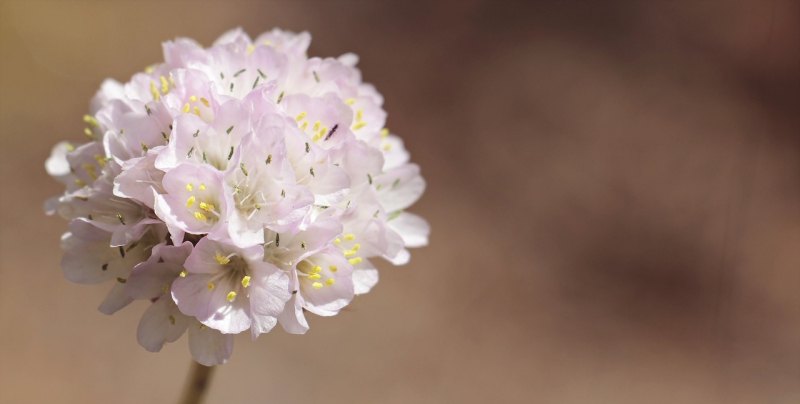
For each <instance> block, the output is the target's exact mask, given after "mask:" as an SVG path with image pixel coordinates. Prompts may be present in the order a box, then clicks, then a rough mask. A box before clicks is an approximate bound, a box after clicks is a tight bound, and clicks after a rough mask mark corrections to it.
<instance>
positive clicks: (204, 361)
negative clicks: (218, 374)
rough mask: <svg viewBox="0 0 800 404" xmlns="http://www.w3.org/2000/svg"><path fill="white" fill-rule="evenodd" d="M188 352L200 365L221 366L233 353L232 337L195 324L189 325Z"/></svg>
mask: <svg viewBox="0 0 800 404" xmlns="http://www.w3.org/2000/svg"><path fill="white" fill-rule="evenodd" d="M189 351H190V352H191V353H192V358H193V359H194V360H195V361H197V363H199V364H201V365H204V366H215V365H221V364H223V363H225V362H227V361H228V358H230V357H231V354H232V353H233V335H231V334H222V333H221V332H219V331H217V330H214V329H211V328H208V327H206V326H204V325H202V324H200V323H197V322H195V323H193V324H191V325H189Z"/></svg>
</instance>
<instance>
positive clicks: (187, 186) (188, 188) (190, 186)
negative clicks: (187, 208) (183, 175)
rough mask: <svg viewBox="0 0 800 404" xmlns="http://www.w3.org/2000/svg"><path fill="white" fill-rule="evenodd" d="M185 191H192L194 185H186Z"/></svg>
mask: <svg viewBox="0 0 800 404" xmlns="http://www.w3.org/2000/svg"><path fill="white" fill-rule="evenodd" d="M186 190H187V191H189V192H192V191H194V185H192V183H191V182H190V183H188V184H186Z"/></svg>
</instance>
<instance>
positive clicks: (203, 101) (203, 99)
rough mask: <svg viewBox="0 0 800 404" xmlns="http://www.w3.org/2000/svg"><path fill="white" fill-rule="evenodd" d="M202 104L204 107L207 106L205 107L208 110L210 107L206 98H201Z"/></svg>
mask: <svg viewBox="0 0 800 404" xmlns="http://www.w3.org/2000/svg"><path fill="white" fill-rule="evenodd" d="M200 102H202V103H203V105H205V106H206V108H208V106H209V103H208V100H207V99H205V97H200Z"/></svg>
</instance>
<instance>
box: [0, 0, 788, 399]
mask: <svg viewBox="0 0 800 404" xmlns="http://www.w3.org/2000/svg"><path fill="white" fill-rule="evenodd" d="M235 26H242V27H243V28H245V29H246V30H247V31H248V32H249V33H250V34H252V35H256V34H258V33H260V32H262V31H265V30H268V29H271V28H272V27H274V26H279V27H283V28H286V29H290V30H296V31H299V30H308V31H310V32H311V33H312V35H313V37H314V40H313V43H312V46H311V49H310V54H312V55H318V56H337V55H339V54H342V53H344V52H348V51H353V52H356V53H358V54H359V55H360V56H361V63H360V66H361V68H362V70H363V72H364V77H365V79H366V80H367V81H369V82H372V83H374V84H375V85H376V86H377V87H378V89H379V90H380V91H381V92H382V93H383V94H384V96H385V97H386V108H387V110H388V111H389V121H388V125H389V127H391V128H392V130H393V131H395V132H397V133H399V134H401V135H402V136H404V137H405V140H406V142H407V146H408V147H409V149H410V150H411V152H412V158H413V159H414V160H415V161H416V162H418V163H419V164H420V165H421V166H422V168H423V174H424V175H425V177H426V179H427V180H428V191H427V192H426V194H425V196H424V197H423V199H422V200H421V201H420V202H419V204H418V205H417V206H416V207H415V208H414V209H413V211H414V212H416V213H419V214H421V215H423V216H424V217H426V218H427V219H428V220H429V221H430V223H431V224H432V228H433V233H432V236H431V245H430V246H429V247H427V248H424V249H421V250H416V251H414V252H413V257H412V261H411V264H410V265H408V266H406V267H403V268H391V267H390V266H389V265H384V266H383V267H382V269H383V272H382V280H381V283H380V284H379V285H378V287H377V288H376V289H375V290H374V291H373V293H371V294H369V295H367V296H363V297H359V298H358V299H356V300H355V302H354V303H353V305H352V306H351V307H350V308H349V309H348V310H347V311H345V312H343V313H342V314H341V315H340V316H338V317H335V318H330V319H321V318H315V319H313V322H312V328H311V332H310V333H309V334H307V335H305V336H302V337H297V336H290V335H287V334H285V333H284V332H282V331H280V330H277V331H276V332H273V333H271V334H269V335H266V336H262V338H260V339H259V340H258V341H256V342H251V341H250V340H249V337H247V336H241V337H242V338H239V339H237V341H236V347H235V352H234V356H233V358H232V360H231V362H230V363H229V364H227V365H225V366H223V367H221V368H220V369H218V370H217V373H216V375H215V379H214V381H213V384H212V386H211V390H210V395H209V397H208V402H209V403H265V402H269V403H316V402H326V403H486V402H493V403H643V402H646V403H798V402H800V293H798V287H800V3H798V2H797V1H793V0H764V1H760V0H741V1H644V0H642V1H621V0H615V1H604V2H591V1H558V2H556V1H552V2H536V1H527V2H523V1H471V0H465V1H443V2H433V1H425V2H423V1H409V0H398V1H374V2H370V1H280V2H277V1H273V2H244V1H224V2H223V1H219V2H202V1H188V2H167V1H152V2H150V1H131V2H116V1H115V2H111V1H106V2H101V1H49V2H48V1H3V2H2V3H1V5H0V69H1V70H0V198H2V200H0V402H2V403H54V402H58V403H110V402H113V403H144V402H149V403H161V402H166V403H169V402H174V401H176V400H177V398H178V396H179V394H180V392H181V390H182V386H183V382H184V378H185V375H186V371H187V369H188V367H189V361H190V359H189V354H188V348H187V346H186V343H185V339H184V340H181V341H180V342H178V343H175V344H171V345H168V346H167V347H166V348H165V349H164V351H163V352H161V353H159V354H150V353H147V352H145V351H144V350H143V349H141V348H139V347H138V345H137V343H136V339H135V330H136V324H137V321H138V317H139V316H140V313H141V312H142V310H143V309H144V305H142V304H134V305H132V307H130V308H128V309H126V310H124V311H122V312H120V313H118V314H117V315H115V316H112V317H107V316H104V315H102V314H100V313H99V312H97V311H96V310H95V307H96V306H97V304H98V303H99V302H100V301H101V299H102V297H103V296H104V294H105V292H106V287H102V286H101V287H85V286H79V285H74V284H70V283H68V282H67V281H66V280H64V279H63V277H62V275H61V271H60V269H59V258H60V252H59V248H58V240H59V235H60V234H61V232H63V231H64V230H65V229H66V224H65V223H64V222H63V221H62V220H60V219H59V218H53V217H45V216H44V215H43V213H42V202H43V201H44V200H45V199H46V198H47V197H49V196H52V195H55V194H57V193H59V192H60V191H61V189H60V187H59V185H58V184H57V183H56V182H55V181H53V180H50V179H49V178H48V177H47V176H46V174H45V172H44V168H43V162H44V159H45V158H46V157H47V155H48V154H49V150H50V147H51V145H52V144H54V143H55V142H56V141H58V140H62V139H74V140H79V139H81V136H82V135H81V131H82V128H83V123H82V122H81V117H82V115H83V114H84V113H85V111H86V109H87V106H88V100H89V98H90V97H91V96H92V95H93V94H94V92H95V91H96V89H97V87H98V86H99V84H100V82H101V81H102V80H103V79H104V78H105V77H109V76H110V77H113V78H116V79H119V80H123V81H124V80H127V78H129V77H130V76H131V75H132V74H133V73H135V72H137V71H140V70H141V69H142V68H143V67H144V66H146V65H148V64H150V63H153V62H157V61H159V60H161V55H160V47H159V44H160V43H161V42H162V41H164V40H167V39H170V38H174V37H176V36H189V37H193V38H195V39H197V40H199V41H200V42H201V43H204V44H206V45H209V44H210V43H211V42H212V41H213V39H214V38H216V37H217V36H218V35H220V34H221V33H223V32H224V31H226V30H227V29H230V28H232V27H235ZM140 303H141V302H140Z"/></svg>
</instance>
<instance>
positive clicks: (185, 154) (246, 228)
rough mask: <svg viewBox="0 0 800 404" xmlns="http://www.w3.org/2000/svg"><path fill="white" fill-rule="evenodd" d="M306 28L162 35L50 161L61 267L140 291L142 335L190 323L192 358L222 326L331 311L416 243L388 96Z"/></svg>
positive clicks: (219, 336) (176, 334)
mask: <svg viewBox="0 0 800 404" xmlns="http://www.w3.org/2000/svg"><path fill="white" fill-rule="evenodd" d="M310 40H311V37H310V35H309V34H308V33H300V34H295V33H291V32H286V31H281V30H277V29H276V30H273V31H270V32H267V33H264V34H262V35H260V36H258V37H257V38H255V39H251V38H250V37H249V36H248V35H247V34H245V33H244V32H242V31H241V30H239V29H236V30H232V31H230V32H227V33H225V34H224V35H222V36H221V37H220V38H219V39H218V40H217V41H216V42H214V44H213V45H212V46H211V47H209V48H204V47H202V46H201V45H199V44H197V43H196V42H194V41H192V40H190V39H185V38H181V39H176V40H174V41H169V42H166V43H165V44H164V46H163V51H164V62H163V63H159V64H155V65H152V66H149V67H148V68H146V69H145V71H143V72H140V73H137V74H135V75H134V76H133V77H132V78H131V79H130V80H129V81H128V82H126V83H119V82H116V81H114V80H106V81H105V82H104V83H103V84H102V86H101V88H100V90H99V91H98V93H97V95H96V96H95V97H94V99H93V100H92V102H91V107H90V111H89V114H87V115H86V116H84V118H83V119H84V122H85V123H86V125H87V127H86V129H85V130H84V135H83V136H84V140H85V142H84V143H83V144H78V143H72V142H69V143H68V142H62V143H59V144H58V145H56V146H55V147H54V148H53V151H52V154H51V156H50V158H49V159H48V160H47V162H46V163H45V168H46V170H47V172H48V173H49V174H50V175H52V176H53V177H54V178H56V179H57V180H58V181H60V182H61V183H63V184H64V186H65V188H66V189H65V192H64V193H63V194H62V195H60V196H57V197H54V198H52V199H50V200H48V201H47V202H46V204H45V210H46V212H47V213H48V214H58V215H59V216H61V217H64V218H65V219H67V220H70V225H69V232H67V233H66V234H64V236H63V237H62V246H63V249H64V257H63V260H62V268H63V271H64V275H65V277H66V278H67V279H69V280H71V281H74V282H78V283H91V284H93V283H100V282H104V281H109V282H112V283H113V285H114V286H113V287H112V289H111V291H110V293H109V295H108V297H107V298H106V299H105V301H103V302H102V303H101V305H100V310H101V311H102V312H104V313H107V314H111V313H114V312H116V311H117V310H119V309H121V308H123V307H125V306H126V305H127V304H128V303H130V302H131V301H133V300H145V301H148V302H149V303H150V305H149V307H148V308H147V309H146V310H145V312H144V314H143V316H142V317H141V321H140V322H139V326H138V330H137V340H138V341H139V343H140V344H141V345H142V346H143V347H144V348H145V349H147V350H148V351H153V352H155V351H159V350H160V349H161V348H162V347H163V345H164V344H165V343H167V342H173V341H175V340H177V339H178V338H180V336H181V335H183V334H184V333H187V331H188V335H189V337H188V338H189V347H190V351H191V353H192V356H193V357H194V358H195V360H197V361H198V362H200V363H202V364H204V365H215V364H219V363H224V362H225V361H227V359H228V358H229V357H230V355H231V353H232V349H233V345H232V344H233V340H232V335H233V334H237V333H241V332H244V331H249V332H250V333H251V335H252V336H253V338H255V337H257V336H258V335H260V334H263V333H266V332H269V331H271V330H272V329H273V328H274V327H275V326H276V325H277V324H278V323H280V324H281V326H282V328H283V329H284V330H286V331H287V332H290V333H305V332H306V331H307V330H308V329H309V323H308V319H307V318H306V315H307V314H308V313H311V314H315V315H319V316H333V315H336V314H338V313H339V312H340V311H341V310H342V308H344V307H345V306H347V305H348V304H350V303H351V302H352V300H353V298H354V296H355V295H357V294H363V293H366V292H368V291H369V290H370V289H372V288H373V287H374V286H375V284H376V283H377V281H378V272H377V269H376V268H375V265H374V264H373V263H372V260H373V259H374V258H383V259H385V260H388V261H389V262H391V263H393V264H396V265H401V264H404V263H406V262H407V261H408V260H409V257H410V254H409V252H408V250H407V248H409V247H419V246H423V245H426V244H427V240H428V232H429V229H428V225H427V223H426V222H425V221H424V220H423V219H422V218H420V217H419V216H416V215H413V214H411V213H407V212H405V209H407V208H408V207H410V206H411V205H412V204H413V203H414V202H416V200H417V199H418V198H419V197H420V196H421V194H422V192H423V191H424V189H425V182H424V180H423V179H422V177H421V176H420V171H419V167H418V166H416V165H414V164H411V163H409V154H408V152H407V151H406V150H405V148H404V146H403V142H402V140H400V138H399V137H397V136H395V135H393V134H391V133H390V131H389V130H388V129H386V128H385V126H384V125H385V123H386V118H387V114H386V112H385V111H384V110H383V108H382V104H383V98H382V96H381V95H380V94H379V93H378V92H377V91H376V90H375V88H374V87H372V86H371V85H369V84H365V83H363V82H362V80H361V73H360V71H359V70H358V69H357V68H356V63H357V61H358V59H357V57H356V56H355V55H352V54H346V55H343V56H341V57H338V58H316V57H314V58H309V57H308V56H307V55H306V51H307V49H308V46H309V43H310Z"/></svg>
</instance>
